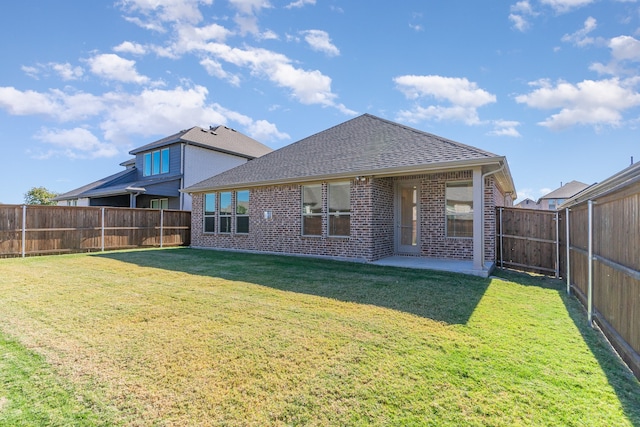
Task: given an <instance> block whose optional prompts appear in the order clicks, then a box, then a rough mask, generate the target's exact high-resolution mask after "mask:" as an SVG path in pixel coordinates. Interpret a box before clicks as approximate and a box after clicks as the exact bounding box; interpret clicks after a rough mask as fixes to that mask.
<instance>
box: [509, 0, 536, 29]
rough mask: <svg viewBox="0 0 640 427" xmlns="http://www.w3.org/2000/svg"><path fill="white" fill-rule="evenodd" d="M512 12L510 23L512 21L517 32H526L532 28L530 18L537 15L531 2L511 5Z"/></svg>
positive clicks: (526, 1) (526, 0)
mask: <svg viewBox="0 0 640 427" xmlns="http://www.w3.org/2000/svg"><path fill="white" fill-rule="evenodd" d="M510 11H511V13H510V14H509V21H511V23H512V24H513V26H514V28H515V29H516V30H518V31H521V32H525V31H527V30H528V29H529V28H530V27H531V24H530V23H529V20H528V18H529V17H534V16H536V15H537V13H536V12H534V10H533V7H531V3H529V0H522V1H519V2H517V3H516V4H513V5H511V8H510Z"/></svg>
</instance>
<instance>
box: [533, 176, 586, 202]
mask: <svg viewBox="0 0 640 427" xmlns="http://www.w3.org/2000/svg"><path fill="white" fill-rule="evenodd" d="M587 187H589V184H585V183H584V182H580V181H571V182H567V183H566V184H565V185H563V186H562V187H560V188H557V189H555V190H553V191H552V192H550V193H548V194H545V195H544V196H542V197H540V199H538V203H540V200H545V199H568V198H569V197H573V196H575V195H576V194H578V193H579V192H581V191H582V190H584V189H585V188H587Z"/></svg>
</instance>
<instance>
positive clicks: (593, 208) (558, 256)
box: [496, 179, 640, 379]
mask: <svg viewBox="0 0 640 427" xmlns="http://www.w3.org/2000/svg"><path fill="white" fill-rule="evenodd" d="M496 220H497V227H496V230H497V239H496V241H497V251H496V254H497V260H496V262H497V265H498V266H503V267H508V268H515V269H520V270H527V271H536V272H540V273H544V274H550V275H555V276H556V277H562V278H563V280H564V281H566V284H567V292H569V293H570V292H572V291H573V293H574V294H575V295H576V297H577V298H578V299H579V300H580V301H581V302H582V304H583V305H584V307H585V308H586V310H587V316H588V320H589V323H594V322H595V323H596V324H597V325H598V327H599V328H600V329H601V330H602V331H603V333H604V334H605V335H606V336H607V339H608V340H609V341H610V342H611V343H612V345H613V346H614V347H615V349H616V350H617V352H618V353H619V354H620V356H621V357H622V358H623V359H624V360H625V362H627V364H628V365H629V367H630V368H631V370H632V371H633V372H634V374H635V375H636V377H638V378H639V379H640V180H639V179H635V180H632V182H631V183H630V184H626V185H620V186H611V188H609V189H608V190H607V191H603V192H600V193H596V194H592V195H589V194H587V195H585V198H584V200H575V202H574V203H573V204H571V205H570V207H569V208H566V209H563V210H561V211H559V212H544V211H530V210H525V209H518V208H498V212H497V213H496Z"/></svg>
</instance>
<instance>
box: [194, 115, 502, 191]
mask: <svg viewBox="0 0 640 427" xmlns="http://www.w3.org/2000/svg"><path fill="white" fill-rule="evenodd" d="M495 157H498V156H496V155H495V154H492V153H489V152H487V151H483V150H480V149H478V148H475V147H471V146H468V145H464V144H461V143H458V142H455V141H451V140H449V139H446V138H442V137H439V136H436V135H433V134H430V133H426V132H422V131H419V130H416V129H413V128H410V127H408V126H404V125H401V124H398V123H394V122H390V121H388V120H385V119H381V118H379V117H375V116H372V115H370V114H364V115H362V116H359V117H356V118H354V119H351V120H349V121H347V122H344V123H342V124H339V125H337V126H334V127H332V128H329V129H327V130H324V131H322V132H319V133H317V134H315V135H312V136H309V137H307V138H304V139H302V140H300V141H298V142H295V143H293V144H290V145H287V146H285V147H283V148H280V149H279V150H276V151H273V152H271V153H269V154H267V155H264V156H262V157H260V158H257V159H254V160H251V161H250V162H247V163H245V164H243V165H240V166H238V167H236V168H233V169H230V170H228V171H226V172H223V173H221V174H219V175H216V176H214V177H211V178H209V179H206V180H204V181H202V182H200V183H197V184H195V185H193V186H191V187H189V188H187V189H186V190H185V191H187V192H198V191H208V190H213V189H217V188H225V187H227V188H228V187H242V186H252V185H259V184H260V183H265V182H269V183H275V182H295V181H308V180H313V179H323V178H327V177H331V176H338V175H347V174H352V175H353V176H356V175H358V174H367V173H371V172H372V171H380V172H381V173H383V172H384V171H391V170H402V169H406V170H415V169H416V168H420V167H424V169H425V170H428V169H430V168H434V167H435V166H436V165H440V164H443V163H455V162H464V161H469V162H473V161H478V162H479V163H482V161H486V160H490V159H492V158H495Z"/></svg>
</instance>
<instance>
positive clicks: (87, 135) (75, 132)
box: [34, 127, 118, 159]
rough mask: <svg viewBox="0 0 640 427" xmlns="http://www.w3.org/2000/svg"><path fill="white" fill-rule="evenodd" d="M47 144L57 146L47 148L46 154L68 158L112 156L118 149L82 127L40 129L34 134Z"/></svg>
mask: <svg viewBox="0 0 640 427" xmlns="http://www.w3.org/2000/svg"><path fill="white" fill-rule="evenodd" d="M34 137H35V138H36V139H39V140H41V141H43V142H46V143H47V144H53V145H54V146H56V147H57V149H55V150H49V151H48V155H49V156H51V155H54V154H61V155H64V156H66V157H69V158H90V159H95V158H99V157H113V156H115V155H117V154H118V149H117V148H116V147H115V146H114V145H113V144H110V143H105V142H101V141H100V140H99V139H98V138H97V137H96V136H95V135H94V134H93V133H91V132H89V131H88V130H87V129H84V128H78V127H76V128H73V129H46V128H43V129H41V130H40V131H39V132H38V133H37V134H36V135H34Z"/></svg>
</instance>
